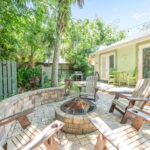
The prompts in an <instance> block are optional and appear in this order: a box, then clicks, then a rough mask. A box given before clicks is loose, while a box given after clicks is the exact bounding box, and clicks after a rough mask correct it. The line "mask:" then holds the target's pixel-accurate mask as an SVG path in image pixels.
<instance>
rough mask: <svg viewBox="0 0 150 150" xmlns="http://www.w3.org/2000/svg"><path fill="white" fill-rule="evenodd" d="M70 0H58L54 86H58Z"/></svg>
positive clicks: (53, 72)
mask: <svg viewBox="0 0 150 150" xmlns="http://www.w3.org/2000/svg"><path fill="white" fill-rule="evenodd" d="M68 5H69V4H68V0H58V7H59V11H58V19H57V29H56V30H57V36H56V43H55V50H54V56H53V66H52V87H57V86H58V65H59V55H60V47H61V38H62V36H63V34H64V28H65V24H66V18H67V10H68Z"/></svg>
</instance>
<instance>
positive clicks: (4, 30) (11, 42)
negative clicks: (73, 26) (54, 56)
mask: <svg viewBox="0 0 150 150" xmlns="http://www.w3.org/2000/svg"><path fill="white" fill-rule="evenodd" d="M47 2H48V1H47V0H45V1H44V2H41V1H39V0H31V1H28V0H21V1H17V0H6V1H0V5H1V8H0V25H1V27H0V34H1V36H0V59H15V60H17V61H18V62H19V64H22V63H24V61H29V63H30V61H31V60H30V58H31V57H32V58H33V59H32V61H37V60H38V61H43V60H45V59H46V58H47V57H48V56H49V55H51V51H52V49H53V47H54V38H55V30H56V29H55V26H56V21H55V19H56V13H55V9H54V8H55V6H56V4H55V3H54V1H50V2H49V5H48V4H47ZM51 5H53V7H54V8H52V7H51Z"/></svg>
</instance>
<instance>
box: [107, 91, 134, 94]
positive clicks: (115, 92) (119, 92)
mask: <svg viewBox="0 0 150 150" xmlns="http://www.w3.org/2000/svg"><path fill="white" fill-rule="evenodd" d="M108 92H109V93H111V94H132V93H133V92H132V91H108Z"/></svg>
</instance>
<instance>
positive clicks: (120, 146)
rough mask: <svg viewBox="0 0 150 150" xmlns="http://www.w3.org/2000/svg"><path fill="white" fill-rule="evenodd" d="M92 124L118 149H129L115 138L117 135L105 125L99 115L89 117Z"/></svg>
mask: <svg viewBox="0 0 150 150" xmlns="http://www.w3.org/2000/svg"><path fill="white" fill-rule="evenodd" d="M90 121H91V122H92V124H93V125H94V126H95V127H96V128H97V129H98V130H99V132H100V133H101V134H102V135H103V136H104V137H105V139H106V140H108V141H109V142H110V143H111V144H112V145H113V146H114V147H116V148H117V149H118V150H127V149H128V150H129V148H128V147H127V146H126V145H125V144H124V143H123V141H120V140H119V139H118V138H117V135H116V134H114V133H113V131H112V130H111V129H110V128H109V127H108V126H107V124H106V123H105V122H104V121H103V120H101V119H100V118H99V117H96V118H92V119H90Z"/></svg>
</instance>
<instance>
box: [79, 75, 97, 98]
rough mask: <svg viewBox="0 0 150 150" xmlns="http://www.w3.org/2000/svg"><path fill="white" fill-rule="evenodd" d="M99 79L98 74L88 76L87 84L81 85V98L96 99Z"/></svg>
mask: <svg viewBox="0 0 150 150" xmlns="http://www.w3.org/2000/svg"><path fill="white" fill-rule="evenodd" d="M97 80H98V78H97V77H96V76H89V77H87V78H86V85H81V86H79V89H80V97H81V98H87V99H89V100H95V99H96V92H97V91H98V89H97V88H96V85H97Z"/></svg>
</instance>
